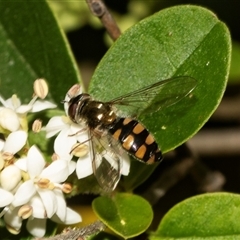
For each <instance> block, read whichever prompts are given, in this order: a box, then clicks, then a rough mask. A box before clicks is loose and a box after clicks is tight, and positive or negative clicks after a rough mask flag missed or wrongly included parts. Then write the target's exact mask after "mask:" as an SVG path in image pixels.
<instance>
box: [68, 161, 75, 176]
mask: <svg viewBox="0 0 240 240" xmlns="http://www.w3.org/2000/svg"><path fill="white" fill-rule="evenodd" d="M76 165H77V164H76V162H74V161H70V162H69V164H68V171H69V175H71V174H72V173H73V172H74V171H75V169H76Z"/></svg>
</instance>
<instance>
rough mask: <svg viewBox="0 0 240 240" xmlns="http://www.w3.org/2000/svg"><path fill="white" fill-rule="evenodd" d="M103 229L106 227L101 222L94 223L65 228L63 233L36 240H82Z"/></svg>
mask: <svg viewBox="0 0 240 240" xmlns="http://www.w3.org/2000/svg"><path fill="white" fill-rule="evenodd" d="M105 228H106V226H105V225H104V224H103V223H102V222H100V221H96V222H94V223H92V224H90V225H88V226H86V227H83V228H74V229H72V228H67V229H65V230H64V231H63V233H61V234H58V235H55V236H54V237H49V238H41V239H39V238H38V240H84V239H86V238H87V237H89V236H91V235H94V234H97V233H99V232H100V231H103V230H104V229H105Z"/></svg>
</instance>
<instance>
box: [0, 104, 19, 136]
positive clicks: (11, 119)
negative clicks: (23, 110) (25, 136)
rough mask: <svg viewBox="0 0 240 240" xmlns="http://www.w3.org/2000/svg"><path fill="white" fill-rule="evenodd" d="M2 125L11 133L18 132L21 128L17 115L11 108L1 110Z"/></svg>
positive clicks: (0, 119) (0, 123) (0, 120)
mask: <svg viewBox="0 0 240 240" xmlns="http://www.w3.org/2000/svg"><path fill="white" fill-rule="evenodd" d="M0 125H1V126H2V127H3V128H5V129H7V130H9V131H10V132H14V131H17V130H18V129H19V127H20V122H19V119H18V116H17V114H16V113H15V112H14V111H13V110H12V109H10V108H2V109H1V110H0Z"/></svg>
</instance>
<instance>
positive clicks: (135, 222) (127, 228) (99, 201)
mask: <svg viewBox="0 0 240 240" xmlns="http://www.w3.org/2000/svg"><path fill="white" fill-rule="evenodd" d="M92 206H93V211H94V212H95V214H96V215H97V216H98V217H99V219H100V220H101V221H102V222H103V223H104V224H106V225H107V226H108V227H109V228H110V229H111V230H113V231H114V232H115V233H117V234H119V235H120V236H122V237H124V238H130V237H134V236H137V235H139V234H140V233H142V232H144V231H145V230H146V229H147V228H148V227H149V225H150V223H151V221H152V218H153V212H152V209H151V206H150V204H149V203H148V202H147V201H146V200H144V199H143V198H141V197H139V196H137V195H132V194H128V193H117V194H116V195H114V196H113V197H112V198H110V197H107V196H102V197H98V198H96V199H95V200H94V201H93V204H92Z"/></svg>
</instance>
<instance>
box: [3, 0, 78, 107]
mask: <svg viewBox="0 0 240 240" xmlns="http://www.w3.org/2000/svg"><path fill="white" fill-rule="evenodd" d="M0 39H1V41H0V80H1V82H0V92H1V94H2V95H3V96H4V97H5V98H8V97H11V95H12V94H13V93H17V94H18V96H19V97H20V98H21V100H23V101H25V102H26V101H29V99H31V97H32V93H33V90H32V88H33V87H32V84H33V81H34V80H35V79H36V78H40V77H41V78H45V79H47V81H48V83H49V87H50V93H51V98H52V99H53V100H55V102H56V103H57V104H59V105H60V104H61V103H60V102H61V100H62V99H63V98H64V96H65V94H66V91H67V89H69V88H70V87H71V85H73V84H74V83H76V82H78V81H79V79H80V78H79V75H78V72H77V66H76V65H75V63H74V61H73V58H72V54H71V51H70V49H69V46H68V44H67V41H66V39H65V36H64V34H63V33H62V31H61V29H60V28H59V26H58V24H57V22H56V20H55V18H54V16H53V14H52V12H51V10H50V9H49V6H48V4H47V3H46V1H44V0H38V1H37V2H36V1H34V0H25V1H19V0H16V1H1V2H0Z"/></svg>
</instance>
